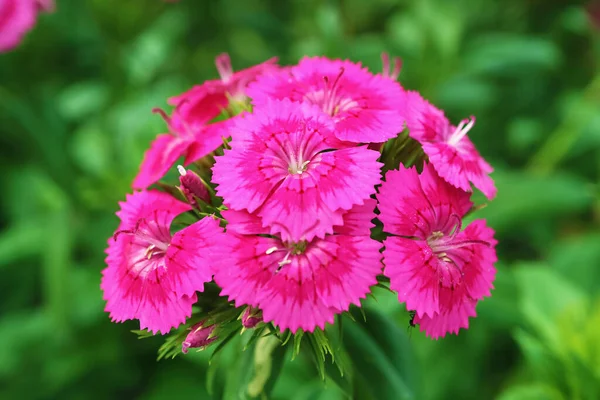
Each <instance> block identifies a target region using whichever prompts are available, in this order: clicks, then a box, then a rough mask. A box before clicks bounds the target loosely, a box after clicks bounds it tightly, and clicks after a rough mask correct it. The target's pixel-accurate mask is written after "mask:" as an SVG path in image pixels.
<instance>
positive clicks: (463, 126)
mask: <svg viewBox="0 0 600 400" xmlns="http://www.w3.org/2000/svg"><path fill="white" fill-rule="evenodd" d="M467 121H468V123H467ZM473 125H475V117H470V118H468V119H463V120H462V121H460V124H458V126H457V127H456V130H455V131H454V133H453V134H452V135H451V136H450V138H449V139H448V144H449V145H451V146H456V145H457V144H458V142H460V141H461V139H462V138H463V137H465V135H466V134H467V132H469V131H470V130H471V128H472V127H473Z"/></svg>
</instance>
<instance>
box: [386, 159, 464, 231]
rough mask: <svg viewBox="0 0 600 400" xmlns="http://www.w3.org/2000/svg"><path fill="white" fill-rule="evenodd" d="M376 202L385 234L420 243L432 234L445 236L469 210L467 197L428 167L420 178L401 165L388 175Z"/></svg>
mask: <svg viewBox="0 0 600 400" xmlns="http://www.w3.org/2000/svg"><path fill="white" fill-rule="evenodd" d="M377 199H378V200H379V211H380V212H381V214H380V216H379V219H380V220H381V222H383V226H384V230H385V231H386V232H389V233H393V234H396V235H403V236H416V237H419V238H420V239H426V238H427V237H428V236H429V235H430V234H432V233H433V232H435V231H441V232H444V233H449V231H450V230H451V229H452V226H453V225H454V224H456V223H457V222H458V221H459V220H460V219H461V218H462V217H463V215H464V214H465V213H466V212H467V211H468V210H469V209H470V208H471V206H472V203H471V201H470V200H469V194H468V193H466V192H464V191H461V190H459V189H456V188H454V187H452V186H451V185H449V184H448V183H446V182H445V181H443V180H442V179H440V178H439V177H438V176H437V173H436V172H435V171H434V170H433V167H431V166H430V165H429V164H425V166H424V167H423V172H422V174H421V175H419V174H418V173H417V170H416V169H415V168H414V167H412V168H408V169H407V168H404V166H402V165H401V166H400V169H399V170H398V171H395V170H394V171H388V172H387V173H386V175H385V182H384V183H383V184H382V185H381V187H380V188H379V194H378V195H377ZM456 218H458V219H456Z"/></svg>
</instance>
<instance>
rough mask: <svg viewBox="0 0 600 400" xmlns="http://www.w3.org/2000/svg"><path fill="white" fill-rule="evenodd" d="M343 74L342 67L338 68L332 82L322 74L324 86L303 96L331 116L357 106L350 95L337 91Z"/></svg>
mask: <svg viewBox="0 0 600 400" xmlns="http://www.w3.org/2000/svg"><path fill="white" fill-rule="evenodd" d="M343 74H344V68H340V72H339V74H338V75H337V76H336V78H335V80H334V81H333V82H330V80H329V78H328V77H327V76H324V77H323V80H324V81H325V87H324V88H323V89H319V90H315V91H311V92H308V93H306V94H305V95H304V98H305V99H306V100H308V101H309V102H311V103H313V104H316V105H318V106H319V107H321V109H322V110H323V111H325V112H326V113H327V114H329V115H331V116H332V117H335V116H336V115H338V114H339V113H341V112H344V111H348V110H350V109H352V108H354V107H356V106H358V103H357V102H356V101H354V100H353V99H352V98H351V97H346V96H343V95H342V94H340V93H339V88H340V84H339V82H340V78H341V77H342V75H343Z"/></svg>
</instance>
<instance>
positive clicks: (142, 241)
mask: <svg viewBox="0 0 600 400" xmlns="http://www.w3.org/2000/svg"><path fill="white" fill-rule="evenodd" d="M156 213H158V211H155V214H156ZM121 234H126V235H129V236H130V237H131V238H130V242H129V247H128V250H129V251H128V253H127V257H128V264H129V265H128V266H129V271H130V272H131V273H132V274H134V275H136V276H140V277H142V278H145V277H147V276H148V274H150V273H151V272H152V271H155V270H157V269H159V268H164V257H165V254H166V252H167V249H168V247H169V244H170V242H171V233H170V232H169V227H168V225H166V224H159V223H158V222H157V221H156V220H147V219H144V218H142V219H140V220H139V221H138V222H137V223H136V225H135V228H133V229H131V230H120V231H117V233H115V236H114V239H115V240H117V238H118V236H119V235H121Z"/></svg>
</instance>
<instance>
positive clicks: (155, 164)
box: [133, 108, 229, 189]
mask: <svg viewBox="0 0 600 400" xmlns="http://www.w3.org/2000/svg"><path fill="white" fill-rule="evenodd" d="M153 111H154V112H156V113H159V114H160V115H161V116H162V117H163V118H164V120H165V122H166V123H167V125H168V127H169V133H165V134H161V135H158V137H157V138H156V139H155V140H154V142H152V144H151V145H150V149H148V150H147V151H146V154H144V160H143V161H142V165H141V166H140V172H139V173H138V175H137V176H136V177H135V179H134V181H133V187H134V188H135V189H146V188H147V187H148V186H150V185H152V184H153V183H155V182H157V181H158V180H160V179H161V178H162V177H163V176H164V175H165V174H166V173H167V171H168V170H169V169H170V168H171V167H172V166H173V164H174V163H175V161H177V160H178V159H179V157H182V156H183V157H185V160H184V161H183V164H184V165H189V164H191V163H193V162H194V161H197V160H198V159H200V158H202V157H204V156H205V155H207V154H209V153H210V152H212V151H214V150H216V149H217V148H218V147H219V146H221V144H223V137H228V136H229V133H228V132H227V127H228V123H229V121H223V122H219V123H215V124H209V125H204V126H201V127H199V126H196V128H194V129H192V128H191V127H190V126H188V125H187V123H186V122H185V120H183V119H182V117H181V113H180V110H179V109H178V108H176V109H175V111H174V112H173V115H172V117H169V116H167V115H166V114H165V112H164V111H162V110H160V109H154V110H153Z"/></svg>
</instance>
